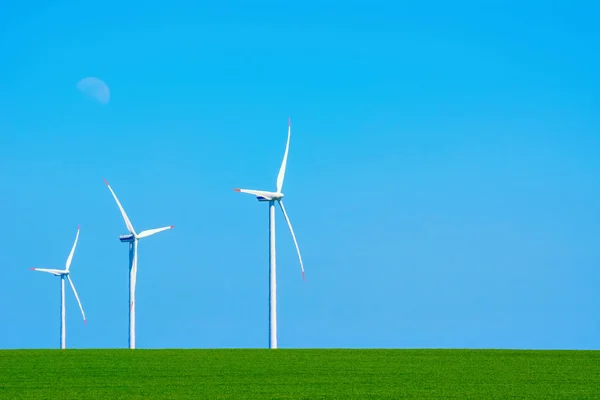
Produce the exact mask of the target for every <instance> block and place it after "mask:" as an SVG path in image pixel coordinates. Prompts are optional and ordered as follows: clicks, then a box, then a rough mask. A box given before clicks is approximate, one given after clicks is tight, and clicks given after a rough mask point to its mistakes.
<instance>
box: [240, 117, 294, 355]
mask: <svg viewBox="0 0 600 400" xmlns="http://www.w3.org/2000/svg"><path fill="white" fill-rule="evenodd" d="M290 135H291V122H290V119H289V118H288V136H287V144H286V145H285V153H284V154H283V161H282V162H281V168H280V169H279V174H278V175H277V191H275V192H267V191H263V190H253V189H233V190H234V191H236V192H241V193H248V194H252V195H254V196H256V198H257V199H258V201H260V202H269V348H271V349H276V348H277V274H276V259H275V202H277V203H278V204H279V206H280V207H281V211H283V216H284V217H285V220H286V221H287V224H288V226H289V227H290V232H291V233H292V239H294V244H295V245H296V251H297V252H298V259H299V260H300V269H301V270H302V279H304V265H303V263H302V256H301V255H300V248H299V247H298V241H296V235H295V234H294V229H292V223H291V222H290V219H289V217H288V215H287V212H286V211H285V207H284V206H283V200H282V199H283V193H281V189H282V187H283V178H284V177H285V168H286V164H287V157H288V151H289V149H290Z"/></svg>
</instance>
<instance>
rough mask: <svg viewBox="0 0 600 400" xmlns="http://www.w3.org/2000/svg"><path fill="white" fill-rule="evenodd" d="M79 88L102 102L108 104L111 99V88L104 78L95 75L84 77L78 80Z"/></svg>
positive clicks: (88, 95)
mask: <svg viewBox="0 0 600 400" xmlns="http://www.w3.org/2000/svg"><path fill="white" fill-rule="evenodd" d="M77 90H79V91H80V92H81V93H83V94H84V95H86V96H87V97H90V98H92V99H94V100H96V101H98V102H99V103H101V104H108V102H109V101H110V89H109V88H108V85H107V84H106V83H105V82H104V81H103V80H102V79H98V78H95V77H93V76H91V77H88V78H83V79H82V80H80V81H79V82H77Z"/></svg>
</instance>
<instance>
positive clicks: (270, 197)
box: [233, 188, 275, 200]
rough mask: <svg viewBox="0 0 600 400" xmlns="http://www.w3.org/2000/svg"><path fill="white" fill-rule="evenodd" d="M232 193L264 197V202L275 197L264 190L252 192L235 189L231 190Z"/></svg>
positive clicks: (251, 190) (252, 190)
mask: <svg viewBox="0 0 600 400" xmlns="http://www.w3.org/2000/svg"><path fill="white" fill-rule="evenodd" d="M233 191H234V192H238V193H248V194H252V195H254V196H257V197H264V198H265V199H266V200H271V199H272V198H273V196H274V195H275V193H273V192H267V191H264V190H254V189H238V188H235V189H233Z"/></svg>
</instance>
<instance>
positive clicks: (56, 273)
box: [30, 268, 66, 275]
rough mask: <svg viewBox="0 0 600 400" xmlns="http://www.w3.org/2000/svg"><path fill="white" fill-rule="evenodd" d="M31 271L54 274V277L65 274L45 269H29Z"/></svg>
mask: <svg viewBox="0 0 600 400" xmlns="http://www.w3.org/2000/svg"><path fill="white" fill-rule="evenodd" d="M30 269H31V270H32V271H39V272H47V273H49V274H54V275H62V274H63V273H65V272H66V271H61V270H60V269H46V268H30Z"/></svg>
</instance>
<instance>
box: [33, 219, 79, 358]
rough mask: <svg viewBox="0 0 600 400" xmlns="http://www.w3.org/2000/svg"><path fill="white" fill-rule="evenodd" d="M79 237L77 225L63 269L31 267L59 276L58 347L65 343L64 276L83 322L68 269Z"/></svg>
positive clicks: (64, 345)
mask: <svg viewBox="0 0 600 400" xmlns="http://www.w3.org/2000/svg"><path fill="white" fill-rule="evenodd" d="M78 239H79V227H77V236H75V243H73V248H72V249H71V253H70V254H69V257H68V258H67V263H66V265H65V269H45V268H31V269H32V270H33V271H40V272H47V273H49V274H52V275H54V276H60V348H61V349H65V348H66V345H67V343H66V342H67V332H66V331H67V324H66V322H65V316H66V315H65V278H67V279H68V280H69V283H70V284H71V288H72V289H73V293H74V294H75V298H76V299H77V304H79V309H80V310H81V315H83V323H84V324H85V313H84V312H83V307H82V306H81V301H79V296H78V295H77V290H75V285H74V284H73V281H72V280H71V276H70V271H69V269H70V268H71V262H72V261H73V254H74V253H75V247H77V240H78Z"/></svg>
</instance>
